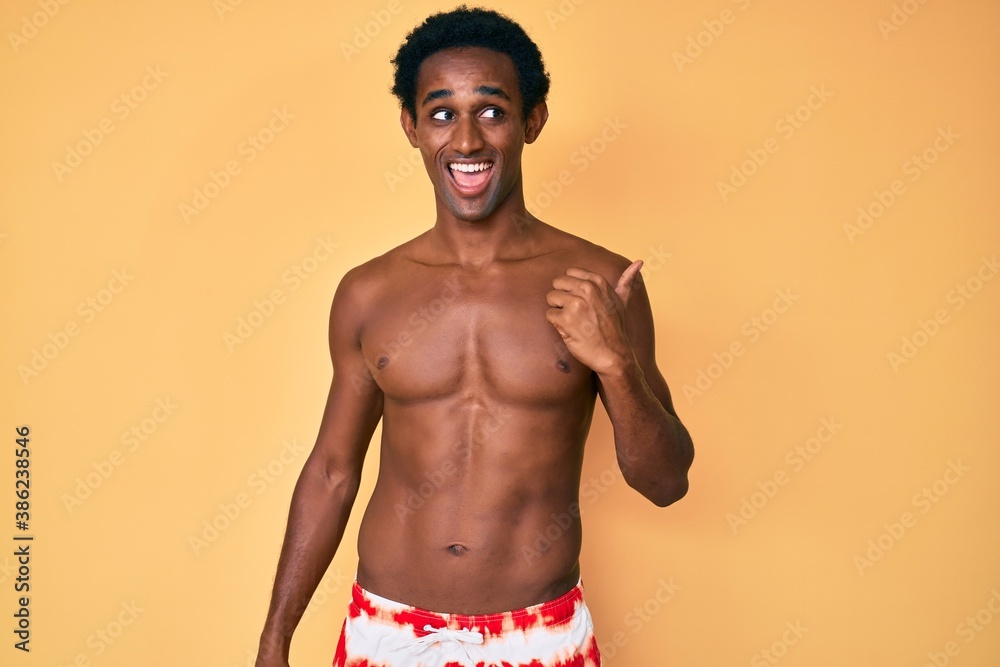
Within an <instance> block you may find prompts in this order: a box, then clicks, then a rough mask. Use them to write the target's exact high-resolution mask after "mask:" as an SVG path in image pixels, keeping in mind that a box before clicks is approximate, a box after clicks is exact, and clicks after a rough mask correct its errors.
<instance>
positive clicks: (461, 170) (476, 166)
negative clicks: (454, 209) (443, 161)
mask: <svg viewBox="0 0 1000 667" xmlns="http://www.w3.org/2000/svg"><path fill="white" fill-rule="evenodd" d="M448 172H449V173H450V174H451V178H452V180H453V181H454V182H455V185H457V186H458V189H459V191H461V192H462V193H463V194H468V195H475V194H479V193H480V192H481V191H482V190H483V188H484V187H485V186H486V183H487V182H488V181H489V180H490V175H491V174H492V173H493V163H492V162H489V161H482V162H450V163H449V164H448Z"/></svg>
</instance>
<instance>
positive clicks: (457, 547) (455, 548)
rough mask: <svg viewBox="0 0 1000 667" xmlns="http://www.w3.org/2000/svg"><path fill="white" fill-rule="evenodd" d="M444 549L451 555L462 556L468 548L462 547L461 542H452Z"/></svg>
mask: <svg viewBox="0 0 1000 667" xmlns="http://www.w3.org/2000/svg"><path fill="white" fill-rule="evenodd" d="M445 551H447V552H448V553H450V554H451V555H452V556H464V555H465V554H466V553H468V552H469V548H468V547H464V546H462V545H461V544H453V545H451V546H450V547H448V548H447V549H445Z"/></svg>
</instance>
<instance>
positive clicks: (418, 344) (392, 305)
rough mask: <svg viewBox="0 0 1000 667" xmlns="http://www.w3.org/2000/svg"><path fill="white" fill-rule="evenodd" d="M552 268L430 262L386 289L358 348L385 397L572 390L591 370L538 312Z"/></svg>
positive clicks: (523, 399) (511, 395) (522, 398)
mask: <svg viewBox="0 0 1000 667" xmlns="http://www.w3.org/2000/svg"><path fill="white" fill-rule="evenodd" d="M554 275H555V273H554V272H552V271H548V272H546V271H536V272H534V273H532V274H528V275H525V274H524V273H519V272H517V271H514V270H510V271H498V272H494V273H492V274H490V275H479V276H469V275H466V274H463V273H462V272H461V271H460V270H458V269H435V270H431V269H427V270H424V271H418V272H416V273H414V275H412V276H408V280H406V281H404V282H402V283H401V284H398V285H396V286H395V287H394V288H393V289H391V290H386V291H385V293H384V294H382V295H381V297H380V299H379V302H378V304H377V306H376V307H375V308H374V309H373V311H374V312H372V313H371V315H370V317H369V318H367V320H366V322H365V326H364V329H363V332H362V341H361V343H362V353H363V354H364V357H365V361H366V363H367V365H368V368H369V371H370V372H371V374H372V377H374V379H375V381H376V383H378V385H379V387H380V388H381V389H382V391H383V393H384V394H385V395H386V397H387V398H391V399H394V400H397V401H403V402H409V401H420V400H433V399H436V398H444V397H448V396H453V395H468V396H472V395H487V394H488V395H492V396H495V397H497V398H501V399H504V400H509V401H513V402H520V403H524V404H529V405H545V404H553V403H559V402H563V401H566V400H567V399H570V398H572V397H575V396H579V394H580V392H581V391H582V390H583V389H584V387H585V386H586V385H587V383H589V382H590V369H588V368H587V367H585V366H584V365H583V364H581V363H580V362H578V361H577V360H576V359H575V358H574V357H573V356H572V355H571V354H570V353H569V351H568V350H567V349H566V347H565V345H563V343H562V340H561V339H560V337H559V334H558V333H557V332H556V330H555V329H554V328H553V327H552V325H551V324H549V323H548V321H546V319H545V311H546V310H547V309H548V305H547V304H546V301H545V295H546V293H547V292H548V291H549V290H550V289H551V285H552V278H553V277H554Z"/></svg>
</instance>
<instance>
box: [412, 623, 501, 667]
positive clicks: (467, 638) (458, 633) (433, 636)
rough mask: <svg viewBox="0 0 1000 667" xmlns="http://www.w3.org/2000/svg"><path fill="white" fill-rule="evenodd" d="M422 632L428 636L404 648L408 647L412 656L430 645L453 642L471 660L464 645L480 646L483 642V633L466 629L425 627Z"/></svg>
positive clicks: (419, 638)
mask: <svg viewBox="0 0 1000 667" xmlns="http://www.w3.org/2000/svg"><path fill="white" fill-rule="evenodd" d="M424 631H425V632H427V633H428V634H426V635H424V636H423V637H417V638H416V639H414V640H412V641H410V642H408V643H407V644H406V646H407V647H409V649H410V652H411V653H413V654H414V655H416V654H418V653H422V652H423V651H425V650H426V649H427V648H428V647H429V646H430V645H432V644H437V643H438V642H446V641H454V642H457V643H458V644H459V645H460V646H462V649H463V650H464V651H465V655H466V656H467V657H468V658H469V659H470V660H471V659H472V656H470V655H469V650H468V649H467V648H466V647H465V646H464V644H466V643H469V644H482V643H483V641H484V639H483V633H481V632H477V631H476V630H469V629H466V628H462V629H461V630H453V629H451V628H435V627H434V626H432V625H425V626H424Z"/></svg>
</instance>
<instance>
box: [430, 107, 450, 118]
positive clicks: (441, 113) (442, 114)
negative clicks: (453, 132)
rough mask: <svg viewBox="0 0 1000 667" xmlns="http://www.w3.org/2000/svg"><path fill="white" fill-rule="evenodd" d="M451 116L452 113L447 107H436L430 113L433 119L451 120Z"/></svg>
mask: <svg viewBox="0 0 1000 667" xmlns="http://www.w3.org/2000/svg"><path fill="white" fill-rule="evenodd" d="M452 116H453V115H452V113H451V112H450V111H448V110H447V109H438V110H437V111H435V112H434V113H432V114H431V118H433V119H434V120H451V119H452Z"/></svg>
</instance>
